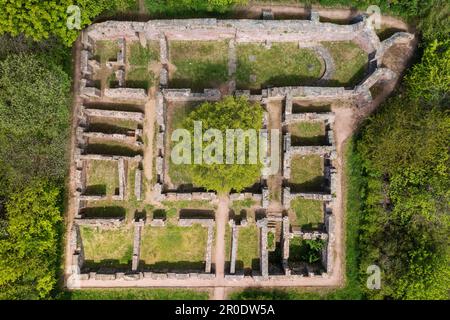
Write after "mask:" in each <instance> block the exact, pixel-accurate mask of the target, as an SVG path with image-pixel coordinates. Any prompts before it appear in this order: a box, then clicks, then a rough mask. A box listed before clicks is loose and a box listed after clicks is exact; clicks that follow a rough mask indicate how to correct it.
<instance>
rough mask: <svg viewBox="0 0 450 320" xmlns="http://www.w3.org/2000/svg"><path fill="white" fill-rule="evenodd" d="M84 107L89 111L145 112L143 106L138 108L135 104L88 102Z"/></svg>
mask: <svg viewBox="0 0 450 320" xmlns="http://www.w3.org/2000/svg"><path fill="white" fill-rule="evenodd" d="M83 106H84V107H86V108H88V109H100V110H114V111H129V112H143V107H142V106H138V105H134V104H124V103H98V102H95V103H92V102H86V103H84V104H83Z"/></svg>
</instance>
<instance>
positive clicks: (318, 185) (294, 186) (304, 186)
mask: <svg viewBox="0 0 450 320" xmlns="http://www.w3.org/2000/svg"><path fill="white" fill-rule="evenodd" d="M324 184H325V178H324V177H323V176H317V177H315V178H314V179H311V180H308V181H306V182H304V183H290V184H289V186H290V188H291V191H292V192H293V193H297V192H323V191H324V189H325V188H324Z"/></svg>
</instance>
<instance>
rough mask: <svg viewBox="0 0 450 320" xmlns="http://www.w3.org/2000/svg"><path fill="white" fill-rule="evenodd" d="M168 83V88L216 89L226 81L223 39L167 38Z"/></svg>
mask: <svg viewBox="0 0 450 320" xmlns="http://www.w3.org/2000/svg"><path fill="white" fill-rule="evenodd" d="M169 46H170V49H169V53H170V58H169V59H170V62H171V63H172V65H173V66H174V68H173V70H171V72H170V77H169V85H170V87H172V88H191V89H194V90H202V89H204V88H218V87H219V86H220V85H222V84H224V83H225V82H226V81H227V80H228V43H227V42H226V41H171V42H170V44H169Z"/></svg>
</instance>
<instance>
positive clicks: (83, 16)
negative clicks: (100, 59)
mask: <svg viewBox="0 0 450 320" xmlns="http://www.w3.org/2000/svg"><path fill="white" fill-rule="evenodd" d="M135 4H136V2H135V1H134V0H59V1H54V0H0V8H1V10H0V34H3V33H9V34H11V35H13V36H16V35H19V34H21V33H23V34H25V35H26V36H27V37H30V38H33V39H35V40H42V39H46V38H48V37H50V36H52V35H56V36H57V37H59V38H60V39H61V40H63V41H64V42H65V43H66V44H71V43H72V42H73V41H74V40H75V39H76V38H77V36H78V32H79V30H80V29H77V28H69V27H68V25H67V22H68V21H70V18H71V17H75V15H76V12H75V11H71V9H69V7H70V6H72V5H75V6H77V7H78V8H79V9H80V11H79V13H80V28H84V27H85V26H87V25H89V24H90V23H91V22H92V20H93V19H94V18H95V17H96V16H98V15H99V14H101V13H102V12H104V11H105V10H123V9H127V8H129V7H130V6H132V5H135Z"/></svg>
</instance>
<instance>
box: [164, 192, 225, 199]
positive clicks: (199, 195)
mask: <svg viewBox="0 0 450 320" xmlns="http://www.w3.org/2000/svg"><path fill="white" fill-rule="evenodd" d="M164 200H167V201H181V200H189V201H191V200H206V201H215V200H217V194H215V193H214V192H191V193H177V192H168V193H165V194H164Z"/></svg>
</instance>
